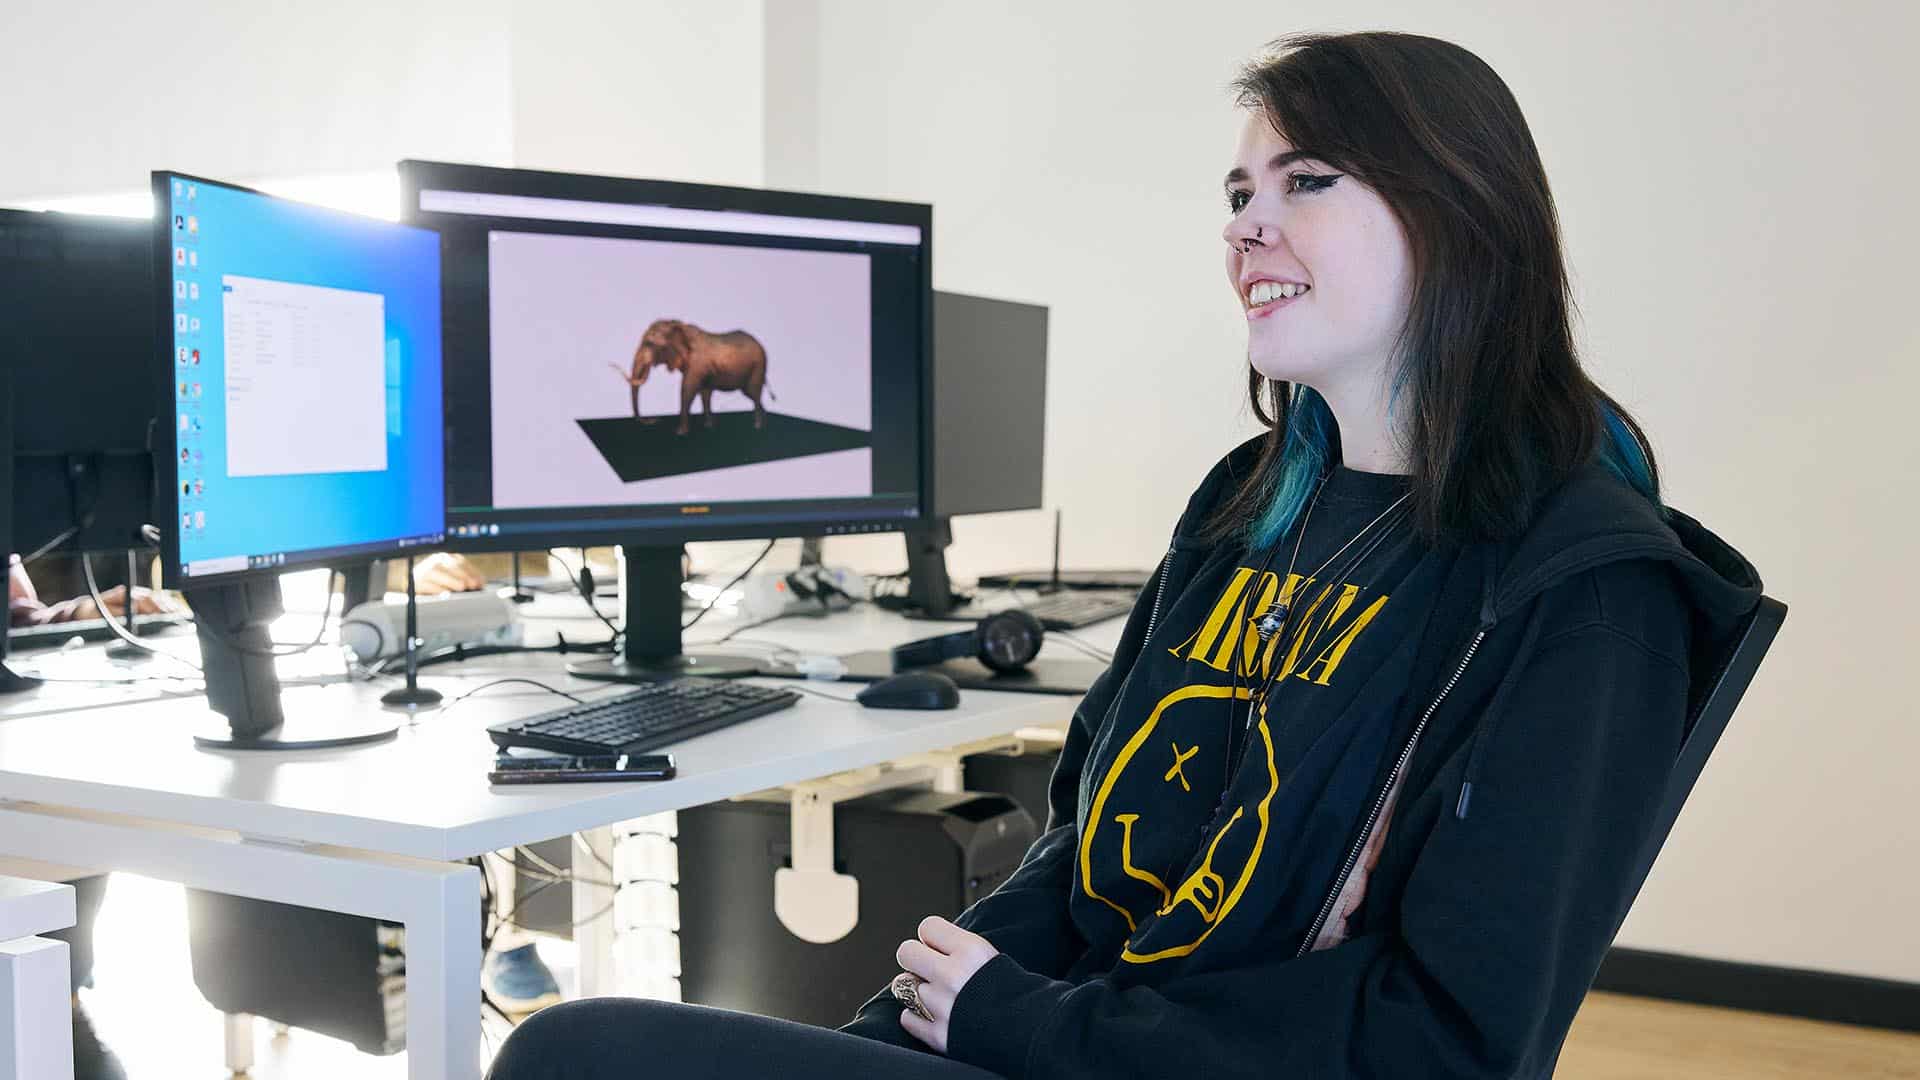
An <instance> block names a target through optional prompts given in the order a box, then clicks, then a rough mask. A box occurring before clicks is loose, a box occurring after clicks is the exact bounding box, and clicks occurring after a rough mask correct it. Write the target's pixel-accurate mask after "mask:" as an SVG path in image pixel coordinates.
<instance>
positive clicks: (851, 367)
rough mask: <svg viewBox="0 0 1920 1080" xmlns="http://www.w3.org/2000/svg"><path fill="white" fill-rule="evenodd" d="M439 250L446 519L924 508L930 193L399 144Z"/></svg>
mask: <svg viewBox="0 0 1920 1080" xmlns="http://www.w3.org/2000/svg"><path fill="white" fill-rule="evenodd" d="M401 182H402V189H403V191H404V193H405V194H404V196H403V197H404V199H405V202H404V204H403V214H404V215H405V217H406V219H407V220H411V221H414V222H417V223H421V224H427V225H431V226H433V227H434V228H435V229H437V230H438V231H439V232H440V234H441V237H442V243H443V252H444V255H445V259H446V262H447V265H448V267H449V268H450V270H449V273H448V276H447V288H446V298H447V301H446V309H445V319H446V327H447V355H448V365H447V425H448V438H447V463H448V464H447V483H448V493H447V507H448V518H447V520H448V531H449V538H450V540H451V541H452V542H453V543H455V544H464V545H466V546H474V547H501V548H507V547H533V546H544V545H547V544H572V543H581V544H585V543H588V542H601V543H605V542H612V541H624V542H627V543H634V542H656V543H665V544H672V543H677V542H680V541H684V540H697V539H727V538H733V539H742V538H752V537H760V536H791V535H808V534H824V533H836V532H878V531H887V530H898V529H902V528H904V527H907V526H909V525H912V524H913V523H915V522H916V521H917V520H919V518H920V515H921V513H922V510H923V505H922V490H923V487H924V483H923V477H924V475H925V467H926V456H927V455H926V451H925V449H924V447H923V446H922V442H923V432H924V431H925V430H926V422H925V421H926V418H925V415H924V409H925V406H924V402H923V398H924V395H923V393H922V385H923V381H924V380H925V378H926V377H927V372H928V350H929V345H930V342H929V333H930V330H929V326H930V319H929V308H930V303H929V300H930V290H931V278H930V274H929V269H928V268H929V243H930V232H931V228H930V227H931V208H930V207H927V206H925V205H923V204H915V203H896V202H877V201H870V200H861V199H843V198H834V197H828V196H820V195H802V194H795V193H788V192H771V191H762V190H757V189H747V188H732V187H717V186H711V185H698V184H680V183H668V182H663V181H647V180H626V179H618V178H610V177H594V176H575V175H569V174H559V173H545V172H533V171H526V170H513V169H492V168H482V167H477V166H460V165H442V164H434V163H427V162H402V163H401Z"/></svg>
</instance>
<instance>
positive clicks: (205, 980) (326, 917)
mask: <svg viewBox="0 0 1920 1080" xmlns="http://www.w3.org/2000/svg"><path fill="white" fill-rule="evenodd" d="M187 936H188V940H189V943H190V945H191V957H192V966H193V983H194V985H195V986H197V987H199V989H200V993H201V995H202V996H203V997H205V998H206V999H207V1002H208V1003H209V1004H211V1005H212V1006H213V1007H214V1008H216V1009H219V1010H220V1011H221V1012H224V1013H247V1014H250V1015H253V1016H260V1017H265V1018H266V1019H268V1020H272V1021H276V1022H278V1023H282V1024H286V1025H288V1026H290V1027H297V1028H301V1029H304V1030H307V1031H317V1032H319V1033H321V1034H323V1035H327V1036H330V1037H332V1038H335V1039H342V1040H344V1041H346V1042H349V1043H352V1044H353V1045H354V1046H355V1047H357V1048H359V1049H360V1050H362V1051H364V1052H366V1053H369V1054H392V1053H396V1052H398V1051H400V1050H403V1049H405V1048H406V1040H407V1011H406V1009H407V1000H406V989H407V982H406V958H405V931H404V930H403V929H402V928H401V927H400V926H399V925H398V924H396V923H390V922H384V921H381V920H378V919H369V918H366V917H365V916H361V915H347V914H342V913H341V912H337V911H322V910H320V909H318V908H309V907H300V906H298V905H295V904H281V903H275V902H273V901H270V900H251V899H248V898H246V897H241V896H228V895H226V894H225V893H217V892H207V891H205V890H202V889H188V890H187ZM479 947H480V944H479V942H475V943H474V948H476V949H478V948H479Z"/></svg>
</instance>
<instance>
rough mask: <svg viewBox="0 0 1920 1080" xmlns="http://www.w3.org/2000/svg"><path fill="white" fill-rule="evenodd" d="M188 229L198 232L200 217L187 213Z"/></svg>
mask: <svg viewBox="0 0 1920 1080" xmlns="http://www.w3.org/2000/svg"><path fill="white" fill-rule="evenodd" d="M187 231H188V232H189V233H198V232H199V231H200V219H199V218H197V217H194V216H193V215H192V214H188V215H187Z"/></svg>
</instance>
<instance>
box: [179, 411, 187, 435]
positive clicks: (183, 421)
mask: <svg viewBox="0 0 1920 1080" xmlns="http://www.w3.org/2000/svg"><path fill="white" fill-rule="evenodd" d="M180 430H181V431H185V430H187V414H186V413H181V414H180Z"/></svg>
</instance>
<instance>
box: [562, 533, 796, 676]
mask: <svg viewBox="0 0 1920 1080" xmlns="http://www.w3.org/2000/svg"><path fill="white" fill-rule="evenodd" d="M623 550H624V551H625V554H626V565H625V567H624V572H625V581H624V584H625V587H626V595H627V602H626V619H625V622H624V623H623V626H624V630H623V632H622V635H621V637H622V645H621V649H620V651H619V652H618V653H615V654H614V655H613V656H611V657H608V658H606V659H599V660H582V661H579V662H577V663H572V664H568V665H567V671H568V673H569V674H572V675H575V676H577V677H579V678H582V679H605V680H609V681H612V682H632V683H639V682H657V681H659V680H661V679H667V678H672V677H674V676H676V675H713V676H719V677H723V678H738V677H739V676H742V675H755V674H758V673H759V671H760V661H759V660H758V659H756V658H754V657H749V656H731V655H728V654H726V653H683V652H681V651H680V584H681V581H682V579H683V575H682V574H681V569H680V559H681V556H682V555H683V554H685V548H683V547H681V546H680V545H678V544H676V545H674V546H672V547H636V546H632V545H627V546H625V547H624V549H623Z"/></svg>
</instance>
